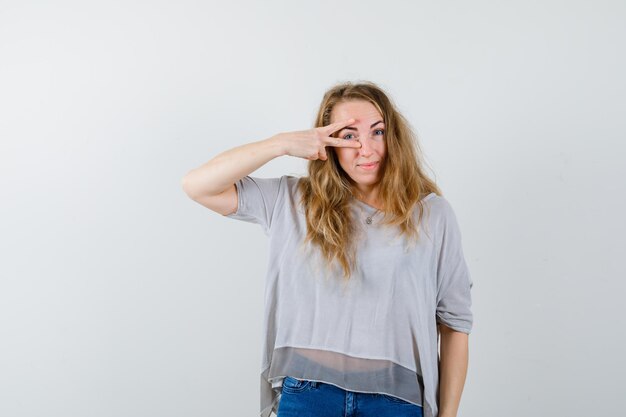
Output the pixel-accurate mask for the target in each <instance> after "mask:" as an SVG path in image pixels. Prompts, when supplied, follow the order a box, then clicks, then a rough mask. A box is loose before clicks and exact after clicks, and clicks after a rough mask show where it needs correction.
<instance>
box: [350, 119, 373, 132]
mask: <svg viewBox="0 0 626 417" xmlns="http://www.w3.org/2000/svg"><path fill="white" fill-rule="evenodd" d="M382 122H383V121H382V120H379V121H377V122H374V123H373V124H372V125H371V126H370V129H371V128H373V127H374V126H376V125H377V124H378V123H382ZM344 130H357V129H356V127H344V128H343V129H341V130H340V132H342V131H344Z"/></svg>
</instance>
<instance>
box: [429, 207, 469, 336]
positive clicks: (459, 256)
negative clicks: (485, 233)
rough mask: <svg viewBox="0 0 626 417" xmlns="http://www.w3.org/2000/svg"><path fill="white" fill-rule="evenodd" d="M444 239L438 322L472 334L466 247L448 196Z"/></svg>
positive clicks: (439, 270)
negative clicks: (463, 244)
mask: <svg viewBox="0 0 626 417" xmlns="http://www.w3.org/2000/svg"><path fill="white" fill-rule="evenodd" d="M443 206H444V210H443V212H444V214H443V218H442V227H443V233H442V239H441V247H440V250H439V260H438V263H437V312H436V314H437V322H439V323H442V324H444V325H446V326H448V327H450V328H451V329H453V330H455V331H458V332H463V333H467V334H470V332H471V330H472V324H473V315H472V310H471V306H472V297H471V289H472V286H473V282H472V277H471V275H470V272H469V269H468V267H467V263H466V262H465V257H464V255H463V248H462V244H461V230H460V228H459V224H458V221H457V218H456V215H455V214H454V211H453V209H452V206H451V205H450V203H449V202H448V201H447V200H445V199H444V200H443Z"/></svg>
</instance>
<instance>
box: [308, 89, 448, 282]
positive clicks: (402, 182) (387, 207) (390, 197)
mask: <svg viewBox="0 0 626 417" xmlns="http://www.w3.org/2000/svg"><path fill="white" fill-rule="evenodd" d="M354 100H365V101H368V102H370V103H372V104H373V105H374V106H375V107H376V109H377V110H378V111H379V112H380V114H381V115H382V117H383V122H384V124H385V133H384V140H385V144H386V157H385V158H384V160H383V164H382V165H381V167H380V168H381V170H382V176H381V180H380V187H379V190H380V191H379V193H378V198H379V201H381V204H382V209H381V211H382V212H383V213H384V218H383V220H382V221H381V224H385V225H390V226H399V229H400V233H401V234H404V235H406V236H407V237H408V238H409V240H411V239H412V240H413V241H416V240H417V239H418V237H419V233H418V228H419V226H420V224H421V222H422V217H423V211H424V210H423V209H424V205H423V203H422V201H421V199H422V198H423V197H425V196H427V195H428V194H430V193H431V192H435V193H436V194H437V195H441V190H440V189H439V187H437V185H436V184H435V182H434V181H432V180H431V179H430V178H428V176H427V175H426V174H425V173H424V172H423V170H422V166H423V164H424V162H423V156H422V152H421V150H420V147H419V143H418V141H417V137H416V135H415V134H414V132H413V131H412V130H411V128H410V125H409V123H408V121H407V120H406V119H405V118H404V117H403V116H402V115H401V114H400V113H399V112H398V110H397V109H396V107H395V105H394V104H393V103H392V101H391V100H390V99H389V97H388V96H387V95H386V94H385V92H384V91H383V90H382V89H381V88H380V87H378V86H377V85H376V84H374V83H373V82H368V81H366V82H360V83H352V82H345V83H341V84H337V85H335V86H333V87H331V88H330V89H329V90H328V91H326V93H325V94H324V97H323V99H322V102H321V104H320V108H319V111H318V114H317V119H316V121H315V127H321V126H327V125H329V124H330V119H331V113H332V111H333V108H334V107H335V106H336V105H337V104H339V103H342V102H346V101H354ZM335 135H336V132H335V133H334V134H333V136H335ZM326 154H327V156H328V159H327V160H326V161H324V160H319V159H317V160H312V161H309V163H308V174H309V175H308V177H302V178H300V179H299V182H298V188H299V190H300V192H301V195H302V197H301V200H300V204H301V205H302V206H303V207H304V212H305V213H306V225H307V234H306V237H305V243H306V242H311V243H313V244H314V245H316V246H318V247H319V249H320V250H321V254H322V257H323V259H325V260H326V261H327V265H329V266H330V264H332V263H333V262H334V261H338V262H339V264H340V266H341V267H342V269H343V272H344V279H346V280H348V279H349V278H350V276H351V275H352V270H353V268H354V265H355V257H356V253H355V252H356V251H355V246H354V243H355V242H354V241H353V240H354V239H352V237H353V236H354V235H355V232H356V228H355V227H356V223H355V222H356V219H353V218H352V215H351V211H350V209H349V207H350V200H351V199H352V198H354V197H353V196H354V195H355V192H356V186H355V184H354V181H353V180H352V178H350V176H349V175H348V174H347V173H346V172H345V171H344V170H343V168H342V167H341V165H340V164H339V160H338V158H337V154H336V152H335V148H334V147H333V146H327V147H326ZM415 207H419V217H418V221H417V224H416V223H415V221H414V220H413V211H414V210H415Z"/></svg>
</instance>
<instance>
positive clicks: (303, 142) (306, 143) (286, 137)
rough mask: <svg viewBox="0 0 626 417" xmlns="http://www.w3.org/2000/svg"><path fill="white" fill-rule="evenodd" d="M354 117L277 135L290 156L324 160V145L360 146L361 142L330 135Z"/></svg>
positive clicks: (347, 124)
mask: <svg viewBox="0 0 626 417" xmlns="http://www.w3.org/2000/svg"><path fill="white" fill-rule="evenodd" d="M354 122H355V120H354V119H348V120H341V121H338V122H335V123H331V124H329V125H327V126H322V127H315V128H313V129H309V130H301V131H297V132H286V133H280V134H279V135H278V137H279V140H280V141H282V145H283V146H284V149H285V152H286V154H287V155H290V156H297V157H298V158H304V159H308V160H316V159H321V160H323V161H326V160H327V159H328V155H326V146H336V147H344V148H360V147H361V143H360V142H359V141H356V140H343V139H341V138H335V137H332V136H331V135H332V134H333V133H335V132H336V131H338V130H340V129H342V128H344V127H346V126H349V125H350V124H352V123H354Z"/></svg>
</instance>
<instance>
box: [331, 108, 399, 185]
mask: <svg viewBox="0 0 626 417" xmlns="http://www.w3.org/2000/svg"><path fill="white" fill-rule="evenodd" d="M350 118H354V119H355V120H356V121H355V122H354V123H352V124H351V125H348V126H346V127H344V128H343V129H342V130H340V131H339V132H337V133H336V134H335V135H334V136H336V137H338V138H341V139H343V140H358V141H359V142H361V147H360V148H347V147H346V148H343V147H336V148H334V150H335V152H336V153H337V157H338V159H339V164H340V165H341V168H343V170H344V171H345V172H346V173H347V174H348V175H349V176H350V178H352V180H353V181H354V182H355V183H356V184H357V187H358V188H359V190H361V191H362V192H364V193H365V194H368V193H370V192H371V191H372V190H373V188H374V186H375V185H376V184H377V183H378V182H379V181H380V178H381V176H382V171H381V166H382V165H383V160H384V158H385V156H386V152H387V148H386V144H385V138H384V133H385V130H384V128H385V125H384V122H383V117H382V116H381V114H380V113H379V112H378V110H377V109H376V107H374V105H373V104H372V103H370V102H369V101H364V100H358V101H347V102H342V103H339V104H336V105H335V107H334V108H333V111H332V112H331V117H330V119H331V120H330V122H331V123H334V122H336V121H338V120H347V119H350ZM365 164H368V165H365Z"/></svg>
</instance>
